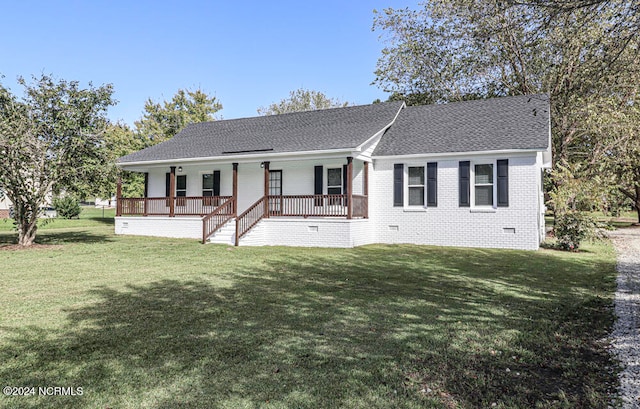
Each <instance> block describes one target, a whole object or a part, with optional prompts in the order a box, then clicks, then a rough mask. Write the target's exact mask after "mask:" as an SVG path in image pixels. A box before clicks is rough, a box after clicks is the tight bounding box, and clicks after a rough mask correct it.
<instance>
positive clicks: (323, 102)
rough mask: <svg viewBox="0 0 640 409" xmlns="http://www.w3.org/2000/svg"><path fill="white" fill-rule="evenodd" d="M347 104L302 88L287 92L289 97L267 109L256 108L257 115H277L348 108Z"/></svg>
mask: <svg viewBox="0 0 640 409" xmlns="http://www.w3.org/2000/svg"><path fill="white" fill-rule="evenodd" d="M348 105H349V103H348V102H342V101H340V100H338V99H334V98H329V97H327V96H326V95H325V94H323V93H322V92H318V91H311V90H306V89H303V88H300V89H297V90H295V91H291V92H289V97H288V98H285V99H283V100H281V101H280V102H278V103H274V104H271V105H269V106H268V107H260V108H258V114H259V115H279V114H287V113H290V112H301V111H314V110H316V109H327V108H339V107H346V106H348Z"/></svg>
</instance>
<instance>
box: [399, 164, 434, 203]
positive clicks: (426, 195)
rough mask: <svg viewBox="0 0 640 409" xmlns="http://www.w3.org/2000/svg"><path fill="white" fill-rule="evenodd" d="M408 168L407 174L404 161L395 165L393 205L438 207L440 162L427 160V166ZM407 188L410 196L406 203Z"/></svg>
mask: <svg viewBox="0 0 640 409" xmlns="http://www.w3.org/2000/svg"><path fill="white" fill-rule="evenodd" d="M406 169H407V171H406V175H405V165H404V164H403V163H395V164H394V165H393V206H395V207H404V206H415V207H420V206H421V207H425V205H426V207H437V206H438V162H427V166H426V167H425V166H407V168H406ZM425 170H426V173H425ZM405 188H406V194H407V196H408V197H407V199H406V200H407V201H406V203H405V201H404V200H405V199H404V196H405ZM425 202H426V203H425Z"/></svg>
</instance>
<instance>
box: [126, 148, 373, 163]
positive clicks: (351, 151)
mask: <svg viewBox="0 0 640 409" xmlns="http://www.w3.org/2000/svg"><path fill="white" fill-rule="evenodd" d="M359 152H360V150H359V147H353V148H338V149H324V150H314V151H298V152H276V153H264V152H262V153H260V154H247V155H219V156H206V157H198V158H176V159H160V160H147V161H132V162H118V163H117V164H116V165H117V166H118V167H119V168H125V167H132V166H154V165H165V164H171V163H194V162H229V163H231V162H256V161H258V160H268V159H271V158H278V159H283V160H296V159H306V158H309V157H317V156H335V155H340V154H347V155H348V156H349V155H356V154H357V153H359Z"/></svg>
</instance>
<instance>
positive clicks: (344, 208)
mask: <svg viewBox="0 0 640 409" xmlns="http://www.w3.org/2000/svg"><path fill="white" fill-rule="evenodd" d="M343 163H344V162H343ZM238 168H239V166H238V163H233V164H232V178H231V179H232V189H231V192H230V193H232V194H231V195H229V196H224V195H219V191H220V188H219V185H218V187H217V189H216V188H215V187H213V189H211V191H210V193H211V195H203V196H186V195H184V193H186V189H180V188H179V189H178V190H176V182H177V181H176V169H179V171H178V172H182V167H176V166H171V167H170V168H169V170H170V172H168V173H167V189H166V190H167V193H168V194H169V195H168V196H164V197H141V198H125V197H122V194H121V192H122V188H121V183H120V182H119V183H118V188H117V206H116V233H118V234H135V235H148V236H164V237H185V238H199V239H201V240H202V242H203V243H206V242H207V241H209V240H210V238H211V237H212V236H215V235H217V234H218V235H222V234H229V235H230V236H231V237H230V239H229V240H227V241H225V242H228V243H229V244H234V245H236V246H237V245H240V242H241V240H245V239H244V238H245V236H246V235H247V234H248V233H249V232H250V231H251V230H252V229H254V228H256V227H257V226H258V225H259V224H260V223H261V221H263V220H276V219H277V220H279V221H282V222H284V221H285V220H286V221H287V223H284V224H283V223H265V227H266V226H270V227H268V228H271V229H275V230H274V231H278V233H277V234H275V235H273V234H269V233H265V231H264V230H265V229H264V228H263V229H261V230H262V233H260V234H258V233H256V234H253V236H254V237H253V238H252V239H247V240H245V241H246V242H247V243H253V244H249V245H260V244H258V243H259V242H260V243H261V244H263V245H269V244H271V245H277V244H283V243H280V241H281V240H278V237H279V236H281V235H284V236H290V237H293V236H292V235H295V234H294V233H293V230H296V229H297V230H300V229H302V231H311V232H318V231H320V233H322V231H324V230H327V229H326V228H324V227H323V228H322V229H320V228H319V227H318V226H319V225H323V226H325V227H326V226H330V225H331V226H334V227H335V226H342V227H341V228H340V229H338V231H337V233H338V234H340V232H342V233H345V235H346V237H350V236H351V233H350V231H351V227H348V226H349V223H350V221H352V220H366V219H368V213H369V208H368V183H369V181H368V173H369V172H368V170H369V164H368V163H367V162H363V163H362V166H361V167H360V169H359V170H360V173H361V174H360V180H361V181H362V188H361V189H358V190H359V192H358V193H359V194H354V188H353V179H354V176H353V158H351V157H348V158H347V164H346V165H344V167H343V168H332V170H335V169H341V170H342V177H340V178H339V179H341V180H343V183H342V186H340V187H339V189H340V190H342V191H343V193H341V194H333V193H332V194H321V193H319V194H298V195H291V194H281V193H282V186H281V185H282V170H271V169H270V162H261V163H260V168H262V169H263V172H262V173H263V177H260V179H263V180H262V182H263V183H262V185H263V186H261V188H260V190H261V191H262V192H261V193H262V195H261V196H259V198H258V199H257V200H256V201H255V202H253V203H252V204H251V205H249V206H248V207H247V206H246V201H245V203H244V206H243V207H246V208H245V209H242V211H241V212H239V209H238V205H239V203H241V204H242V201H240V200H239V198H238V192H239V190H240V187H241V186H240V185H239V183H238ZM313 169H314V173H315V174H318V171H320V172H322V171H323V170H322V166H317V165H316V166H315V167H314V168H313ZM327 173H328V169H327ZM274 174H275V176H276V178H274ZM216 178H217V180H218V182H217V183H218V184H219V183H220V175H219V174H218V175H216V174H215V173H212V174H211V179H216ZM185 179H186V177H185ZM291 179H292V180H293V181H294V182H296V183H293V184H294V185H296V184H297V181H296V180H295V178H294V176H293V175H292V176H291ZM328 179H329V177H327V181H326V183H325V184H324V190H329V192H332V190H331V189H334V190H335V188H333V187H332V186H330V187H327V186H328V185H329V181H328ZM148 180H149V176H148V174H146V173H145V196H146V194H147V191H148ZM274 180H275V183H274ZM318 180H322V174H320V175H319V176H318V178H316V188H315V189H316V191H318V190H322V187H323V185H322V182H320V184H318V183H317V181H318ZM334 180H335V177H334ZM253 181H255V179H253ZM204 184H205V181H204V179H203V193H205V191H204V187H205V186H204ZM278 185H280V186H278ZM254 188H255V183H254ZM278 188H279V189H278ZM176 191H177V194H176ZM206 193H209V192H208V191H207V192H206ZM273 193H280V194H273ZM254 197H255V196H254ZM314 219H315V220H318V223H312V225H309V226H306V225H305V226H306V227H301V226H302V225H301V224H300V223H299V222H300V221H303V224H304V222H305V221H310V220H314ZM321 220H333V221H339V220H342V222H339V223H338V224H335V225H334V224H326V223H321ZM345 223H346V224H345ZM294 225H295V226H297V227H295V228H293V230H292V231H291V234H288V233H287V232H286V228H285V226H294ZM345 226H347V227H345ZM345 228H346V230H345ZM283 229H284V230H283ZM305 229H307V230H305ZM230 230H231V231H230ZM328 230H335V229H328ZM360 230H362V229H361V228H360V229H359V230H358V231H360ZM223 231H224V233H223ZM334 233H336V231H334ZM258 235H261V236H262V237H263V238H267V237H270V239H261V240H256V239H255V236H258ZM265 240H267V242H264V241H265ZM356 241H357V240H356ZM312 242H314V241H313V240H312ZM284 245H291V244H284ZM297 245H303V246H304V245H306V244H305V243H304V242H298V243H297ZM339 247H343V246H342V245H339Z"/></svg>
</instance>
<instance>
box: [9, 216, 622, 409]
mask: <svg viewBox="0 0 640 409" xmlns="http://www.w3.org/2000/svg"><path fill="white" fill-rule="evenodd" d="M96 216H98V217H101V213H100V215H96V214H93V215H89V214H87V213H84V214H83V216H82V217H81V218H80V219H79V220H71V221H59V220H58V221H54V222H52V223H50V224H49V225H47V226H45V227H44V228H43V229H42V230H40V235H39V237H38V242H40V243H43V244H55V245H56V246H52V247H49V248H42V247H40V248H34V249H29V250H18V251H16V250H9V249H8V247H7V246H6V244H7V243H10V242H12V240H14V233H13V232H11V231H10V230H9V229H8V228H7V227H6V226H4V227H0V229H1V230H0V266H1V268H0V271H2V273H1V277H2V280H1V281H0V295H1V297H2V302H1V303H0V363H1V364H0V380H1V381H2V386H4V385H12V386H35V387H36V394H37V387H39V386H43V387H44V386H54V387H55V386H61V387H82V388H83V394H82V396H15V397H4V396H0V407H7V408H13V407H20V408H36V407H37V408H61V407H65V408H85V407H90V408H114V409H115V408H174V407H175V408H178V407H180V408H338V407H345V408H390V407H394V408H423V407H427V408H429V407H433V408H484V407H492V404H493V403H495V404H496V405H495V407H497V408H507V407H509V408H535V407H539V408H553V407H558V408H576V407H582V408H586V407H593V408H601V407H606V406H607V404H608V402H609V399H610V397H609V396H608V395H607V394H608V392H609V389H610V388H611V385H613V384H614V383H615V381H616V378H615V375H616V374H615V369H614V368H615V365H614V363H613V362H612V361H611V359H610V358H609V355H608V352H607V350H606V344H605V342H604V341H603V339H605V338H606V336H607V333H608V332H609V330H610V328H611V325H612V322H613V316H612V314H613V312H612V298H613V291H614V287H615V271H614V266H615V261H614V253H613V250H612V248H611V247H610V246H609V245H608V244H607V243H599V244H598V243H596V244H588V245H585V246H584V250H585V251H583V252H582V253H579V254H576V253H562V252H557V251H550V250H541V251H539V252H524V251H505V250H483V249H458V248H437V247H424V246H408V245H406V246H405V245H403V246H383V245H373V246H364V247H360V248H356V249H349V250H337V249H302V248H282V247H263V248H244V247H240V248H233V247H226V246H217V245H201V244H199V243H198V242H197V241H195V240H194V241H191V240H172V239H157V238H142V237H118V236H114V235H113V233H112V232H113V224H112V219H108V218H107V219H100V218H96V219H93V218H91V217H96ZM2 225H3V223H0V226H2ZM3 246H4V249H2V247H3Z"/></svg>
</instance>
